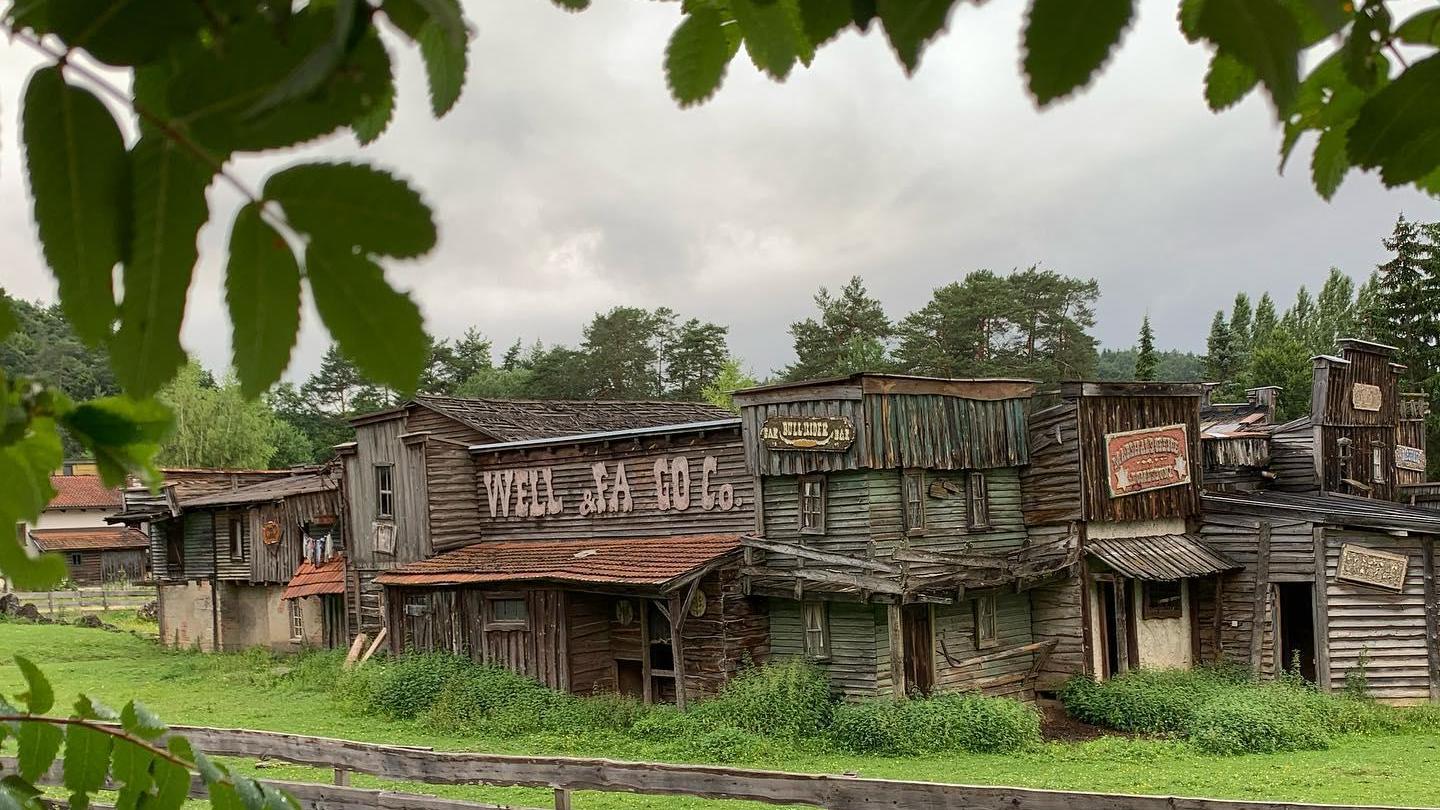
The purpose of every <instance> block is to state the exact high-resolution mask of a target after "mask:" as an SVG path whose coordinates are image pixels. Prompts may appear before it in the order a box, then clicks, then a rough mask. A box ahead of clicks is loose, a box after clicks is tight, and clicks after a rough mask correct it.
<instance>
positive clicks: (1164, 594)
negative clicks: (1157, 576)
mask: <svg viewBox="0 0 1440 810" xmlns="http://www.w3.org/2000/svg"><path fill="white" fill-rule="evenodd" d="M1184 604H1185V602H1184V597H1182V596H1181V585H1180V580H1178V579H1176V580H1170V581H1168V582H1146V583H1145V601H1144V602H1142V603H1141V605H1140V607H1141V610H1140V615H1141V618H1145V619H1178V618H1180V616H1181V615H1182V614H1183V613H1184V609H1183V608H1184Z"/></svg>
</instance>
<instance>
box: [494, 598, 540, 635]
mask: <svg viewBox="0 0 1440 810" xmlns="http://www.w3.org/2000/svg"><path fill="white" fill-rule="evenodd" d="M485 601H486V611H485V614H486V615H485V629H486V630H529V629H530V607H529V605H527V604H526V603H525V597H523V596H496V597H490V598H489V599H487V600H485Z"/></svg>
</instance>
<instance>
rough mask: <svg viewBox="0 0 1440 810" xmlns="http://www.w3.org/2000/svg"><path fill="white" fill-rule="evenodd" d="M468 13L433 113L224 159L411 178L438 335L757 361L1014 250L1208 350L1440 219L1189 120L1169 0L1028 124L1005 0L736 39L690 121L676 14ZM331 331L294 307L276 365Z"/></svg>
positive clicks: (23, 70)
mask: <svg viewBox="0 0 1440 810" xmlns="http://www.w3.org/2000/svg"><path fill="white" fill-rule="evenodd" d="M466 5H467V10H468V12H469V14H470V16H471V18H472V20H473V21H474V22H475V24H476V26H477V29H478V33H477V37H476V39H475V41H474V42H473V45H472V49H471V69H470V75H469V82H468V85H467V87H466V90H465V94H464V96H463V98H462V100H461V102H460V104H459V106H458V107H457V108H456V109H455V110H454V111H453V112H452V113H451V114H450V115H449V116H448V117H446V118H445V119H443V120H441V121H439V122H436V121H434V120H432V119H431V118H430V116H429V106H428V101H427V99H426V98H425V89H424V77H423V72H422V70H421V68H420V65H419V63H418V61H417V60H416V59H415V58H414V57H413V54H412V52H409V51H407V52H406V54H405V56H404V57H402V58H401V59H400V72H401V85H400V99H401V100H400V109H399V111H398V114H397V118H396V121H395V123H394V124H393V125H392V127H391V128H390V130H389V132H387V133H386V135H385V136H384V137H383V138H381V140H380V141H379V142H378V143H377V144H375V145H374V146H373V147H371V148H369V149H365V150H360V149H359V148H358V147H357V146H356V144H355V143H354V142H353V140H351V139H349V138H343V139H341V138H337V139H334V140H332V141H329V142H326V143H324V144H322V145H320V146H318V147H312V148H310V149H308V150H304V151H299V152H295V153H291V154H285V155H281V156H279V157H277V158H266V159H264V160H255V161H251V162H250V163H247V164H244V165H242V166H241V167H240V173H241V174H242V175H246V176H249V177H251V178H253V179H258V178H261V177H263V175H264V173H265V172H266V171H268V170H269V169H271V168H273V167H275V166H279V165H283V164H284V163H286V162H289V161H293V160H297V159H299V158H300V157H302V156H303V157H312V156H315V155H327V156H337V157H363V158H364V159H367V160H371V161H374V162H377V163H379V164H381V165H384V166H387V167H391V168H393V169H395V170H397V171H398V173H400V174H402V175H404V176H406V177H408V178H410V179H411V180H412V181H413V182H414V183H415V184H416V185H418V186H419V187H420V188H421V189H422V190H423V191H424V194H425V196H426V198H427V200H428V201H429V202H430V203H431V204H432V205H433V206H434V208H435V209H436V211H437V215H438V217H439V221H440V237H441V239H440V246H439V248H438V249H437V250H436V251H435V252H434V253H433V254H432V255H430V256H428V257H426V258H425V259H423V260H421V261H418V262H412V263H396V264H392V265H391V266H390V267H389V275H390V278H391V280H392V282H393V283H395V284H397V285H398V286H400V287H402V288H405V289H409V290H412V291H413V292H414V294H415V295H416V297H417V298H418V299H419V302H420V306H421V308H422V310H423V311H424V313H425V316H426V320H427V323H428V326H429V328H430V329H431V330H432V331H433V332H434V333H436V334H437V335H440V336H446V337H448V336H454V335H458V334H459V333H461V332H463V331H464V330H465V328H466V327H467V326H470V325H474V326H477V327H479V328H480V329H481V330H482V331H484V332H485V333H486V334H487V335H489V336H490V337H492V338H493V340H494V341H495V343H496V345H497V350H499V349H503V347H504V346H505V345H506V344H508V343H510V342H511V341H513V340H514V339H515V338H516V337H517V336H523V337H524V338H525V339H526V341H527V342H528V341H530V340H533V339H534V338H537V337H538V338H540V339H542V340H544V341H546V342H547V343H550V342H556V341H559V342H571V343H573V342H575V341H577V340H578V339H579V330H580V327H581V325H582V324H583V323H584V322H586V321H588V319H589V318H590V316H591V314H592V313H594V312H595V311H597V310H603V309H608V308H609V307H612V306H616V305H619V304H630V305H636V306H644V307H654V306H659V305H666V306H670V307H672V308H673V309H675V310H677V311H679V312H680V313H681V314H682V315H684V316H691V315H693V316H696V317H700V318H703V319H707V320H713V321H717V322H719V323H723V324H728V325H729V326H730V327H731V335H730V342H731V346H732V348H733V349H734V351H735V352H736V353H737V354H738V355H740V356H741V357H742V358H743V359H744V361H745V363H746V365H747V366H749V367H750V368H751V369H752V370H753V371H755V372H758V373H760V374H761V375H763V374H765V373H766V372H768V371H769V370H771V369H773V368H778V367H781V366H783V365H785V364H786V363H787V362H789V361H790V359H791V356H792V355H791V351H790V341H789V336H788V334H787V333H786V327H787V325H788V324H789V323H790V322H792V321H794V320H797V319H799V318H802V317H805V316H806V315H809V314H810V313H811V312H812V310H813V306H812V304H811V297H812V295H813V294H814V292H815V290H816V288H818V287H819V286H820V285H830V286H839V285H841V284H843V283H844V282H845V280H846V279H847V278H848V277H850V276H851V275H854V274H860V275H863V276H864V277H865V279H866V281H867V283H868V284H869V285H870V288H871V290H872V291H873V292H874V293H875V294H876V295H878V296H879V297H880V298H881V300H883V301H884V302H885V303H886V306H887V308H888V310H889V312H890V313H891V315H892V316H894V317H900V316H903V315H904V314H905V313H906V312H909V311H910V310H912V309H914V308H916V307H918V306H920V305H922V304H923V303H924V302H925V300H926V299H927V298H928V297H929V295H930V291H931V290H932V289H933V288H935V287H937V286H940V285H942V284H946V283H948V282H950V281H952V280H955V279H957V278H959V277H961V276H963V275H964V274H965V272H966V271H969V270H972V269H976V268H990V269H993V270H997V271H1005V270H1009V269H1010V268H1012V267H1025V266H1028V265H1030V264H1034V263H1040V264H1043V265H1044V266H1045V267H1048V268H1050V269H1053V270H1057V271H1060V272H1064V273H1068V274H1072V275H1077V276H1084V277H1094V278H1097V279H1099V281H1100V287H1101V300H1100V306H1099V326H1098V327H1097V329H1096V333H1097V335H1098V337H1099V338H1100V340H1101V343H1102V344H1103V345H1105V346H1115V347H1119V346H1129V345H1131V344H1132V343H1133V342H1134V336H1135V332H1136V330H1137V328H1138V326H1139V322H1140V317H1141V315H1142V314H1143V313H1145V312H1148V313H1149V314H1150V316H1151V320H1152V321H1153V322H1154V324H1155V327H1156V332H1157V337H1158V342H1159V343H1160V344H1161V345H1162V346H1165V347H1175V348H1182V349H1194V350H1203V348H1204V339H1205V333H1206V331H1207V328H1208V325H1209V321H1210V318H1211V316H1212V315H1213V313H1214V311H1215V310H1216V309H1217V308H1219V307H1221V306H1224V305H1227V304H1228V302H1229V301H1230V299H1231V297H1232V296H1233V295H1234V293H1235V291H1236V290H1237V289H1243V290H1247V291H1249V292H1251V293H1252V295H1255V296H1257V297H1258V295H1259V293H1260V292H1262V291H1263V290H1266V289H1269V290H1271V291H1272V292H1273V293H1274V294H1276V296H1277V299H1278V300H1279V302H1280V303H1281V305H1282V306H1284V305H1285V304H1286V303H1288V301H1289V299H1290V298H1292V297H1293V295H1294V292H1295V289H1296V288H1297V287H1298V286H1299V285H1300V284H1310V285H1311V286H1312V287H1313V286H1314V285H1316V284H1318V283H1319V281H1320V280H1321V279H1323V277H1324V274H1325V272H1326V270H1327V268H1329V267H1331V266H1337V267H1340V268H1341V269H1342V270H1344V271H1345V272H1347V273H1349V274H1351V275H1353V276H1356V277H1357V278H1363V277H1364V276H1365V275H1366V274H1368V273H1369V272H1370V270H1371V269H1372V268H1373V267H1374V265H1375V264H1376V263H1377V262H1378V261H1380V260H1382V257H1383V254H1384V251H1383V249H1382V248H1381V245H1380V241H1379V240H1380V238H1381V237H1382V236H1384V235H1386V234H1388V233H1389V231H1390V228H1391V226H1392V225H1393V223H1394V220H1395V216H1396V214H1397V213H1399V212H1400V211H1402V210H1403V211H1404V212H1406V214H1407V215H1408V216H1409V217H1410V218H1412V219H1415V218H1419V219H1440V206H1437V203H1436V201H1434V200H1432V199H1429V198H1426V197H1423V196H1422V195H1420V194H1418V193H1415V192H1412V191H1387V190H1385V189H1384V188H1383V187H1381V185H1380V184H1379V182H1378V181H1377V180H1376V179H1375V178H1374V177H1373V175H1363V176H1362V175H1359V174H1352V175H1351V176H1350V177H1349V178H1348V179H1347V180H1346V182H1345V184H1344V185H1343V186H1342V187H1341V189H1340V192H1339V194H1338V195H1337V196H1336V198H1335V200H1334V201H1333V202H1331V203H1326V202H1324V201H1322V200H1320V199H1319V198H1318V197H1317V196H1316V194H1315V192H1314V191H1313V190H1312V188H1311V186H1310V182H1309V178H1308V160H1309V152H1310V146H1311V142H1310V141H1308V140H1307V141H1305V142H1303V143H1302V145H1301V147H1300V149H1299V150H1298V151H1297V153H1296V156H1295V158H1296V159H1295V160H1293V161H1292V164H1291V167H1290V171H1289V172H1288V173H1287V174H1286V175H1285V176H1283V177H1281V176H1279V175H1277V173H1276V162H1277V158H1276V155H1277V153H1278V146H1279V139H1280V136H1279V131H1278V128H1277V127H1276V125H1275V124H1274V123H1273V121H1272V120H1271V115H1270V112H1269V110H1268V108H1267V107H1266V103H1265V100H1264V99H1263V98H1262V97H1261V96H1260V95H1259V94H1258V93H1257V94H1253V95H1252V96H1251V97H1250V98H1249V99H1247V100H1246V101H1245V102H1244V103H1243V104H1241V105H1240V106H1239V107H1238V108H1236V109H1233V110H1231V111H1229V112H1227V113H1224V114H1221V115H1214V114H1211V113H1210V112H1209V111H1208V110H1207V109H1206V107H1205V104H1204V101H1203V98H1202V96H1201V87H1202V79H1203V76H1204V71H1205V66H1206V61H1207V58H1208V55H1207V53H1206V52H1205V50H1204V49H1203V48H1201V47H1198V46H1194V45H1190V44H1188V43H1186V42H1185V41H1184V39H1183V38H1182V37H1181V36H1180V34H1179V32H1178V30H1177V28H1176V24H1175V21H1174V9H1175V3H1174V0H1143V2H1142V3H1141V10H1140V14H1139V18H1138V21H1137V24H1136V26H1135V27H1134V28H1133V29H1132V30H1131V32H1130V33H1129V35H1128V37H1127V39H1126V41H1125V43H1124V47H1123V48H1122V49H1121V50H1120V52H1119V54H1118V56H1117V58H1115V59H1113V60H1112V63H1111V64H1110V65H1109V67H1108V69H1107V70H1106V72H1105V74H1104V75H1103V76H1101V77H1100V80H1099V82H1098V83H1097V84H1096V86H1094V87H1093V88H1092V89H1091V90H1089V91H1088V92H1086V93H1084V94H1083V95H1081V96H1079V97H1077V98H1075V99H1072V100H1070V101H1068V102H1066V103H1064V104H1061V105H1059V106H1057V107H1055V108H1054V109H1051V110H1049V111H1047V112H1045V113H1038V112H1036V110H1035V109H1034V106H1033V105H1032V104H1031V102H1030V101H1029V100H1028V99H1027V97H1026V95H1025V93H1024V90H1023V84H1022V79H1021V77H1020V75H1019V70H1018V67H1017V65H1018V63H1019V59H1020V49H1019V44H1018V42H1019V32H1020V29H1021V24H1022V21H1021V17H1022V13H1023V5H1024V4H1023V3H1021V2H1018V1H1017V0H995V1H994V2H991V3H988V4H986V5H985V6H984V7H981V8H975V7H972V6H969V5H965V6H963V7H961V8H959V9H958V10H957V11H956V13H955V14H954V16H953V17H952V18H951V21H950V33H949V34H948V35H946V36H944V37H943V38H942V39H941V40H940V41H939V44H938V45H936V46H935V47H933V48H932V49H931V50H930V51H928V52H927V53H926V55H925V57H924V60H923V62H922V65H921V69H920V71H919V73H918V75H917V76H916V77H915V78H914V79H906V78H905V77H904V75H903V73H902V72H901V71H900V69H899V67H898V64H897V63H896V62H895V60H894V58H893V56H892V55H891V53H890V51H889V48H888V46H887V44H886V42H885V41H884V39H883V36H881V35H880V34H879V32H878V31H872V32H871V33H870V34H869V35H867V36H857V35H855V34H853V33H851V34H847V35H846V36H844V37H843V38H842V39H841V40H840V41H839V42H838V43H834V44H832V45H830V46H828V47H826V48H824V49H823V50H822V51H821V52H820V54H819V56H818V58H817V59H816V61H815V63H814V65H813V66H812V67H811V68H810V69H809V70H804V69H801V70H798V71H797V72H796V73H795V74H794V75H793V76H792V77H791V79H790V81H789V82H788V83H787V84H784V85H777V84H774V83H772V82H770V81H769V80H767V79H764V78H762V77H761V76H760V75H759V74H758V73H757V72H756V71H755V70H754V68H753V67H752V66H751V65H750V64H749V61H748V60H747V59H746V58H745V57H744V55H743V54H741V55H740V56H739V57H737V58H736V59H735V61H734V62H733V63H732V64H731V68H730V73H729V76H728V77H727V79H726V82H725V86H724V87H723V88H722V90H721V91H720V93H719V95H718V96H717V97H716V98H715V99H714V100H712V101H711V102H710V103H708V104H707V105H705V106H703V107H700V108H696V109H689V110H681V109H679V108H677V107H676V106H675V104H674V103H673V102H672V101H671V100H670V98H669V96H668V94H667V92H666V88H665V83H664V77H663V75H662V72H661V69H660V65H661V58H662V54H663V50H664V46H665V42H666V40H667V38H668V37H669V34H670V32H671V31H672V30H673V29H674V27H675V25H676V23H677V21H678V19H679V4H678V3H655V2H641V0H597V2H596V4H595V5H596V7H595V8H592V9H590V10H589V11H586V12H584V13H582V14H574V15H572V14H566V13H563V12H561V11H559V10H557V9H556V8H555V7H554V6H552V5H551V4H549V3H547V2H544V0H486V1H485V2H478V1H476V0H467V3H466ZM392 44H395V43H393V42H392ZM395 50H398V48H392V51H395ZM33 65H34V60H33V59H32V58H31V56H30V55H29V54H28V53H27V52H25V51H23V50H22V49H21V47H20V46H18V45H13V46H12V45H7V44H4V43H0V111H3V115H4V118H3V125H0V283H3V286H4V287H5V288H7V289H8V290H9V291H10V293H11V294H13V295H16V296H19V297H24V298H31V299H34V298H39V299H45V300H51V299H53V297H54V295H55V292H54V285H53V282H52V281H51V279H50V276H49V274H48V272H47V271H46V270H45V269H44V266H43V263H42V261H41V258H40V255H39V252H38V248H37V246H36V242H35V238H34V227H33V224H32V223H31V219H30V213H29V202H28V199H27V196H26V188H25V184H24V180H23V176H22V173H21V171H20V154H19V150H18V149H17V147H16V143H15V132H16V126H15V111H16V110H17V108H18V100H17V99H18V96H19V94H20V92H21V88H22V86H23V81H24V78H25V75H26V74H27V73H28V71H29V70H30V69H31V68H32V67H33ZM210 199H211V206H212V212H213V213H212V218H211V223H212V224H211V225H210V226H208V227H207V228H206V229H205V231H204V232H203V234H202V237H201V243H202V251H201V254H202V255H201V264H200V267H199V269H198V271H197V274H196V279H195V283H194V284H193V285H192V287H191V290H190V302H189V311H188V314H187V317H186V322H185V329H184V342H185V345H186V347H187V348H188V349H189V350H190V351H191V352H192V353H193V354H194V355H196V356H197V357H198V358H199V359H200V360H201V361H202V362H204V363H205V364H206V365H209V366H212V367H215V366H224V365H226V364H228V357H229V347H228V334H227V332H228V330H226V329H222V328H218V325H219V324H221V323H222V318H223V312H224V303H223V297H222V292H221V276H220V268H221V267H222V266H223V259H224V256H223V245H224V243H225V240H226V237H227V233H228V228H229V222H230V220H231V218H232V217H233V213H234V209H235V207H236V204H237V203H236V199H235V197H234V195H233V194H232V193H231V192H230V191H229V190H228V189H226V188H222V187H219V186H217V187H216V188H215V189H212V193H211V197H210ZM327 343H328V338H327V337H326V336H325V334H324V332H323V330H322V329H321V328H320V326H319V324H318V322H317V319H316V318H315V316H314V312H313V310H307V313H306V319H305V325H304V331H303V334H302V337H301V341H300V345H299V347H298V349H297V351H296V354H295V357H294V359H293V362H292V366H291V372H290V373H291V376H303V375H304V374H305V373H308V372H309V371H310V370H311V369H313V368H314V367H315V366H316V365H317V364H318V360H319V357H320V355H321V354H322V353H323V352H324V349H325V346H326V345H327Z"/></svg>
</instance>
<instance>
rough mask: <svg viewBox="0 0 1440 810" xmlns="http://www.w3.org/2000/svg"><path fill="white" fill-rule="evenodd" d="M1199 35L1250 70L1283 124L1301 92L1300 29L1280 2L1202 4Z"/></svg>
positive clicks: (1226, 0)
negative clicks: (1298, 93) (1267, 94)
mask: <svg viewBox="0 0 1440 810" xmlns="http://www.w3.org/2000/svg"><path fill="white" fill-rule="evenodd" d="M1196 25H1197V28H1198V30H1199V31H1200V33H1201V34H1203V35H1204V37H1205V38H1206V39H1208V40H1210V41H1211V42H1213V43H1215V45H1216V46H1217V47H1219V49H1220V50H1222V51H1224V52H1226V53H1228V54H1230V55H1231V56H1233V57H1235V58H1236V59H1237V60H1239V61H1240V62H1242V63H1243V64H1245V65H1248V66H1249V67H1250V69H1251V70H1254V71H1255V75H1256V76H1258V77H1259V79H1260V81H1261V82H1262V83H1263V84H1264V85H1265V89H1266V90H1268V91H1269V92H1270V98H1271V99H1272V100H1273V101H1274V102H1275V108H1276V110H1277V111H1278V113H1279V114H1280V116H1281V117H1282V118H1283V116H1284V114H1285V113H1286V112H1287V111H1289V109H1290V104H1291V103H1292V102H1293V101H1294V100H1295V93H1296V91H1297V90H1298V88H1299V86H1300V75H1299V73H1300V28H1299V26H1298V25H1296V23H1295V18H1294V17H1293V16H1291V14H1290V11H1289V10H1288V9H1286V8H1285V6H1284V5H1282V4H1281V3H1280V2H1279V0H1205V6H1204V8H1202V9H1201V11H1200V16H1199V18H1198V19H1197V20H1196Z"/></svg>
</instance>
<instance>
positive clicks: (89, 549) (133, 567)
mask: <svg viewBox="0 0 1440 810" xmlns="http://www.w3.org/2000/svg"><path fill="white" fill-rule="evenodd" d="M28 537H29V540H30V547H31V548H32V549H34V550H35V551H36V552H37V553H41V554H43V553H46V552H54V553H56V554H59V555H60V556H62V557H63V558H64V559H65V563H66V566H67V567H68V568H69V579H70V582H72V583H73V584H75V585H79V586H81V587H89V586H96V585H114V584H117V583H131V582H141V581H142V580H145V579H146V578H147V577H148V575H149V568H150V567H149V565H148V564H147V561H146V553H145V549H146V548H147V547H148V546H149V544H150V541H149V540H148V539H146V537H145V535H144V534H142V533H140V532H138V531H136V530H134V529H130V528H127V527H125V526H102V527H98V528H75V529H31V530H30V532H29V535H28Z"/></svg>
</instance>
